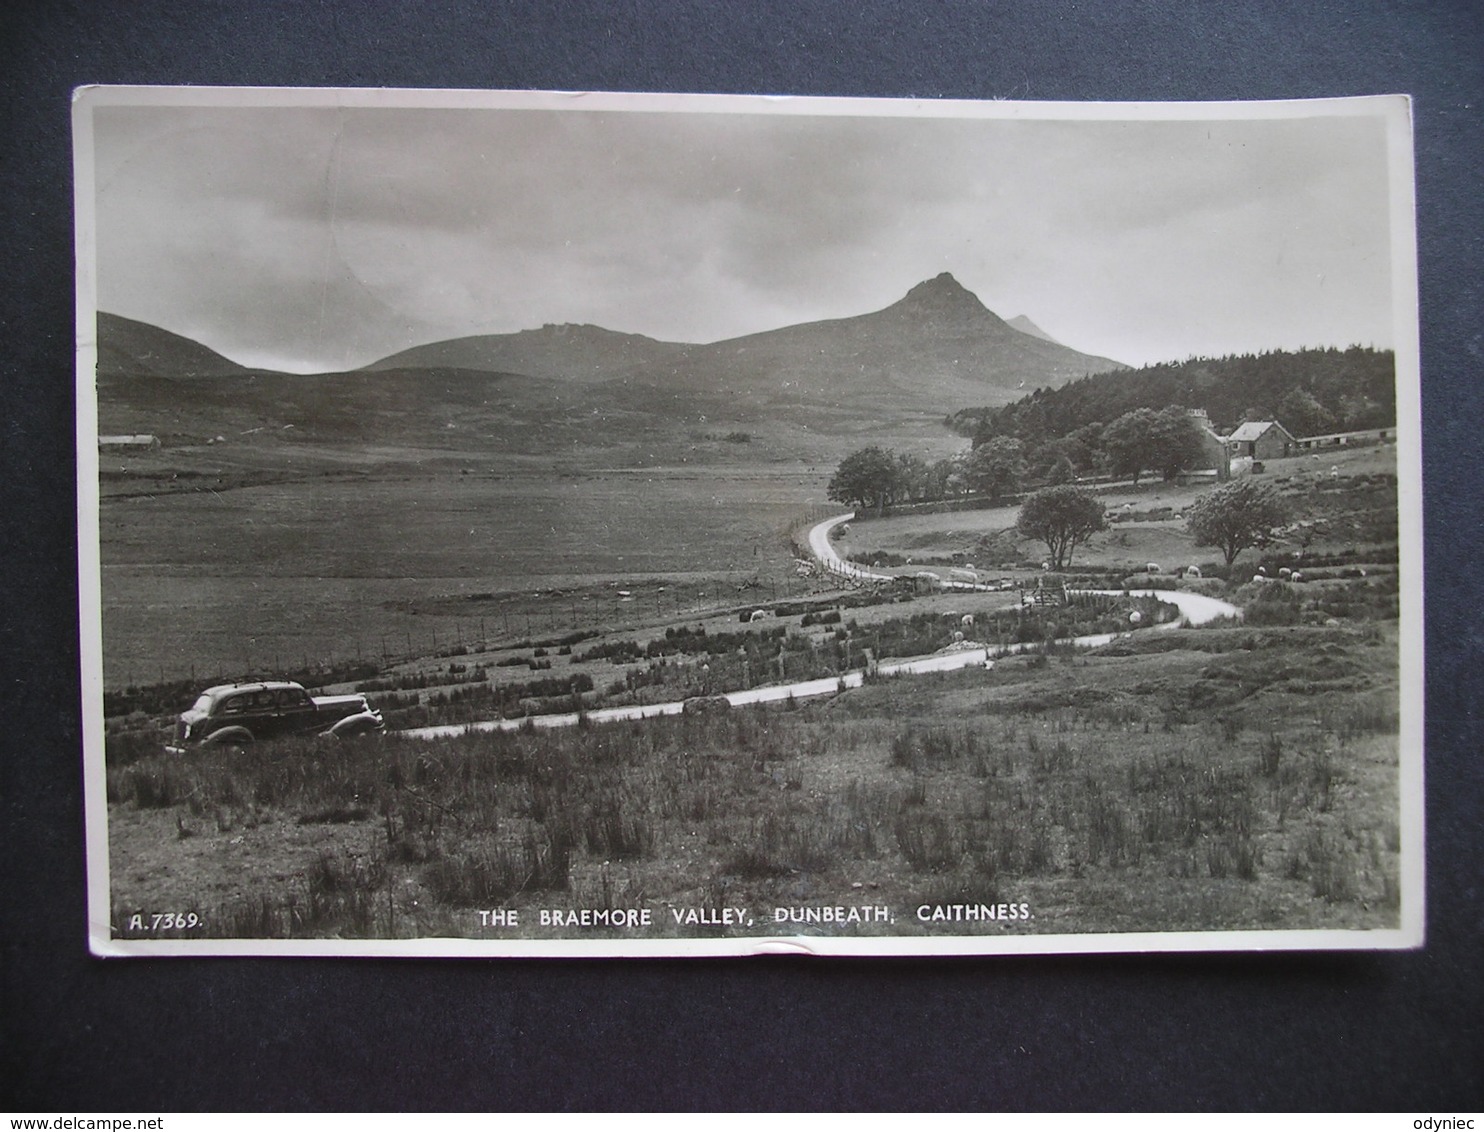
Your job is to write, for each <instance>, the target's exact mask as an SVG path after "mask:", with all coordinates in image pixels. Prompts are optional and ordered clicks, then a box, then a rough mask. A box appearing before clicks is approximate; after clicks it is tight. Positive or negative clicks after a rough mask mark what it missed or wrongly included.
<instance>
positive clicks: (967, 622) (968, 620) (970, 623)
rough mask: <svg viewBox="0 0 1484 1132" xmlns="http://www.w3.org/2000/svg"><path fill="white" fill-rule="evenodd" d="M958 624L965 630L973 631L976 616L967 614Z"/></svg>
mask: <svg viewBox="0 0 1484 1132" xmlns="http://www.w3.org/2000/svg"><path fill="white" fill-rule="evenodd" d="M958 623H959V624H960V625H962V626H963V627H964V628H965V629H972V628H973V627H974V615H973V614H972V613H965V614H964V615H963V616H962V617H960V618H959V619H958Z"/></svg>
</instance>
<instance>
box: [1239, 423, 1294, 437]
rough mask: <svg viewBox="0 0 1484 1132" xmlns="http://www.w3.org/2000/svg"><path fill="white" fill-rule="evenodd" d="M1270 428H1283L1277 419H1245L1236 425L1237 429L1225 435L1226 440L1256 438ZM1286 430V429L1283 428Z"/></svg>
mask: <svg viewBox="0 0 1484 1132" xmlns="http://www.w3.org/2000/svg"><path fill="white" fill-rule="evenodd" d="M1270 428H1283V426H1282V425H1280V424H1279V423H1278V422H1277V421H1247V422H1245V423H1243V424H1240V425H1238V426H1237V430H1236V431H1235V432H1234V433H1232V434H1231V435H1230V436H1228V437H1227V439H1228V440H1243V441H1250V440H1256V439H1257V438H1258V437H1259V436H1261V435H1262V434H1263V433H1265V432H1267V431H1268V429H1270ZM1283 431H1284V432H1287V431H1288V430H1287V429H1283Z"/></svg>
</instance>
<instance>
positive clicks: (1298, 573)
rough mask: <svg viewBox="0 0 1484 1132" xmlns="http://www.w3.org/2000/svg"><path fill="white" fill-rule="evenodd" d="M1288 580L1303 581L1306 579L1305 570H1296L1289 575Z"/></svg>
mask: <svg viewBox="0 0 1484 1132" xmlns="http://www.w3.org/2000/svg"><path fill="white" fill-rule="evenodd" d="M1288 580H1289V581H1290V582H1302V581H1303V580H1304V575H1303V571H1301V570H1295V571H1294V572H1293V573H1292V574H1290V575H1288Z"/></svg>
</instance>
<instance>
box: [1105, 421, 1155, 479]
mask: <svg viewBox="0 0 1484 1132" xmlns="http://www.w3.org/2000/svg"><path fill="white" fill-rule="evenodd" d="M1154 434H1155V413H1154V410H1153V409H1134V410H1132V411H1130V412H1127V413H1124V414H1123V416H1121V417H1119V418H1118V419H1117V420H1115V421H1114V422H1113V423H1112V424H1110V425H1109V426H1108V427H1107V428H1105V429H1103V435H1102V437H1101V438H1100V439H1101V441H1102V448H1103V451H1104V452H1105V453H1106V454H1107V457H1108V471H1109V473H1110V474H1112V475H1114V476H1132V477H1133V481H1134V483H1138V482H1139V473H1140V472H1142V471H1143V470H1144V469H1145V468H1147V467H1149V466H1150V463H1151V461H1150V456H1151V454H1152V448H1153V440H1154Z"/></svg>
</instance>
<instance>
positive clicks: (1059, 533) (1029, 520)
mask: <svg viewBox="0 0 1484 1132" xmlns="http://www.w3.org/2000/svg"><path fill="white" fill-rule="evenodd" d="M1015 529H1016V530H1017V531H1019V532H1020V533H1021V534H1022V535H1023V536H1025V537H1026V538H1033V539H1036V540H1038V541H1039V542H1044V543H1045V544H1046V549H1047V550H1048V551H1050V552H1051V565H1052V568H1053V569H1055V570H1062V569H1065V568H1066V567H1067V566H1068V565H1069V564H1070V563H1071V561H1072V553H1073V551H1075V550H1076V549H1077V548H1078V547H1079V546H1081V545H1082V544H1083V543H1085V542H1086V541H1087V540H1088V539H1090V538H1091V537H1092V536H1093V535H1095V534H1097V532H1098V531H1105V530H1107V529H1108V520H1107V518H1106V517H1105V516H1104V514H1103V505H1102V504H1101V503H1099V502H1098V500H1097V496H1095V495H1093V494H1092V492H1090V491H1087V490H1085V489H1083V488H1080V487H1073V486H1071V485H1070V484H1062V485H1060V486H1058V487H1046V488H1042V489H1041V490H1040V491H1038V492H1036V494H1035V495H1033V496H1031V497H1030V498H1029V499H1027V500H1026V501H1025V505H1024V506H1023V507H1021V509H1020V516H1019V518H1017V519H1016V520H1015Z"/></svg>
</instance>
